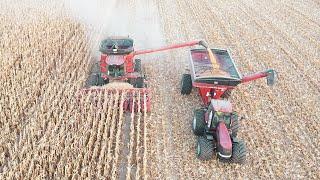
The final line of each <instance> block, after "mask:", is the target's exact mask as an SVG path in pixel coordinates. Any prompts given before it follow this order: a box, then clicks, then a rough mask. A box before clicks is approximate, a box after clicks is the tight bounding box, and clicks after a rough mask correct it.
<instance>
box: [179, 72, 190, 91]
mask: <svg viewBox="0 0 320 180" xmlns="http://www.w3.org/2000/svg"><path fill="white" fill-rule="evenodd" d="M191 91H192V80H191V75H190V74H183V75H182V79H181V94H183V95H189V94H190V93H191Z"/></svg>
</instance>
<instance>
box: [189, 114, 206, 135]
mask: <svg viewBox="0 0 320 180" xmlns="http://www.w3.org/2000/svg"><path fill="white" fill-rule="evenodd" d="M204 115H205V111H204V110H203V109H196V110H195V111H194V116H193V122H192V130H193V133H194V134H195V135H196V136H203V134H204V131H205V127H206V123H205V121H204Z"/></svg>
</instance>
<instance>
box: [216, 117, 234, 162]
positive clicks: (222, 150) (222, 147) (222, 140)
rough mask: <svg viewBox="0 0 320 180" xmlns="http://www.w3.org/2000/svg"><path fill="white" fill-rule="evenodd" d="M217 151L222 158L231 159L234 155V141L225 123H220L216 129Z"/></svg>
mask: <svg viewBox="0 0 320 180" xmlns="http://www.w3.org/2000/svg"><path fill="white" fill-rule="evenodd" d="M216 136H217V151H218V154H219V156H221V157H222V158H230V157H231V155H232V141H231V137H230V135H229V131H228V128H227V126H226V124H225V123H224V122H222V121H221V122H219V123H218V125H217V128H216Z"/></svg>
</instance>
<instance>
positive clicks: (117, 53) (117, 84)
mask: <svg viewBox="0 0 320 180" xmlns="http://www.w3.org/2000/svg"><path fill="white" fill-rule="evenodd" d="M202 44H203V42H202V41H192V42H187V43H182V44H176V45H170V46H165V47H162V48H158V49H150V50H141V51H135V50H134V42H133V39H131V38H128V37H109V38H107V39H105V40H103V41H102V42H101V44H100V49H99V50H100V52H101V57H100V61H99V63H95V64H93V66H92V70H91V73H90V75H89V78H88V80H87V81H86V84H85V88H84V89H82V94H84V93H96V92H97V93H101V92H110V91H112V92H113V91H125V92H126V94H127V98H126V100H125V106H124V109H125V110H126V111H133V110H134V111H136V110H137V109H135V108H134V107H138V106H134V105H133V104H137V103H140V106H139V107H142V108H141V110H142V111H147V112H149V111H150V109H151V104H150V91H149V89H148V88H147V84H146V82H147V81H146V76H145V75H144V73H143V71H142V68H141V60H140V59H135V56H137V55H141V54H148V53H154V52H159V51H166V50H170V49H177V48H182V47H188V46H194V45H202ZM139 98H140V99H139Z"/></svg>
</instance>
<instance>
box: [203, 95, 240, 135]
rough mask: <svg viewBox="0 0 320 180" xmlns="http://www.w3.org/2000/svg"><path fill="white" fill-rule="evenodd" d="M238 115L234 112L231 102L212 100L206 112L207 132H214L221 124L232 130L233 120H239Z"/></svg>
mask: <svg viewBox="0 0 320 180" xmlns="http://www.w3.org/2000/svg"><path fill="white" fill-rule="evenodd" d="M237 118H238V117H237V114H236V113H235V112H233V111H232V105H231V103H230V102H229V101H226V100H218V99H212V100H211V103H210V105H209V107H208V110H207V112H206V118H205V119H206V122H207V130H208V131H209V132H210V131H214V130H215V129H216V127H217V125H218V124H219V123H220V122H224V123H225V124H226V126H227V127H228V128H230V126H231V123H232V120H234V119H237Z"/></svg>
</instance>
